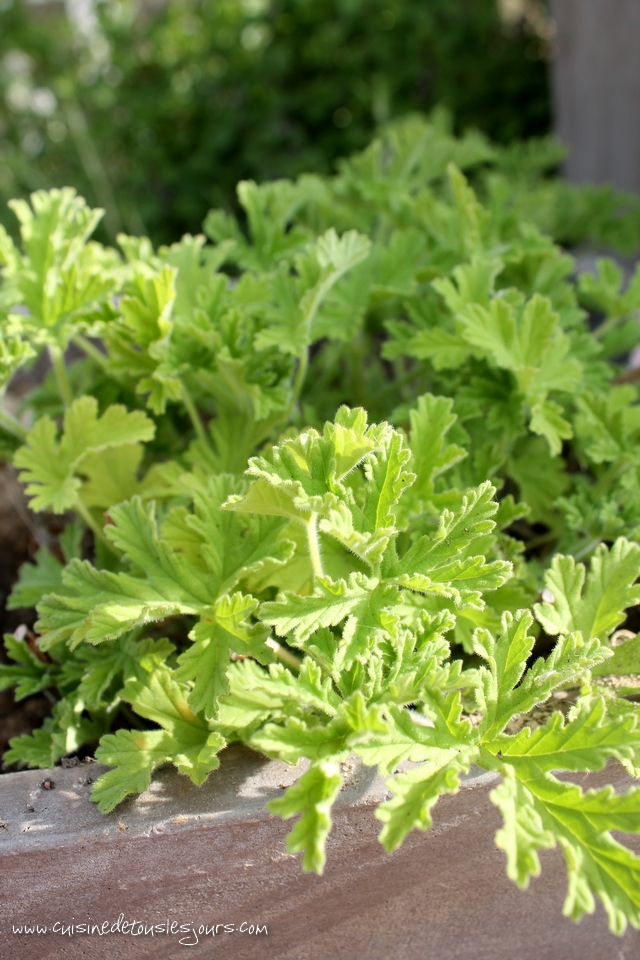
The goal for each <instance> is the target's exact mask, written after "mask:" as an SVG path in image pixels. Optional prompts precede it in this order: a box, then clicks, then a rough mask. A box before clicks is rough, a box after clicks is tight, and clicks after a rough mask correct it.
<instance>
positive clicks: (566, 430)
mask: <svg viewBox="0 0 640 960" xmlns="http://www.w3.org/2000/svg"><path fill="white" fill-rule="evenodd" d="M563 412H564V411H563V409H562V407H561V406H560V405H559V404H557V403H554V402H553V400H544V401H542V402H541V403H536V404H534V406H533V407H532V408H531V420H530V421H529V427H530V428H531V430H532V431H533V433H538V434H540V435H541V436H543V437H544V438H545V440H546V441H547V443H548V444H549V451H550V453H551V456H552V457H556V456H557V455H558V454H559V453H560V451H561V450H562V441H563V440H570V439H571V437H572V436H573V430H572V428H571V424H570V423H569V421H568V420H565V418H564V417H563V416H562V414H563Z"/></svg>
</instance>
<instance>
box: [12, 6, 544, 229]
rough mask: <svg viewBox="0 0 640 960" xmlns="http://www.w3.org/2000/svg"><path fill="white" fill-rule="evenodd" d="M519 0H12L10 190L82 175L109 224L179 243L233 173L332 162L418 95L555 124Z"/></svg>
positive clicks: (533, 123) (79, 179) (485, 113)
mask: <svg viewBox="0 0 640 960" xmlns="http://www.w3.org/2000/svg"><path fill="white" fill-rule="evenodd" d="M503 6H504V4H503ZM508 7H509V10H510V11H511V17H510V20H509V22H507V23H505V22H504V20H503V19H501V17H500V14H499V5H498V3H497V2H496V0H425V2H422V3H415V2H412V0H394V2H393V3H390V2H389V0H313V2H310V0H166V2H164V0H163V2H162V3H159V4H158V3H154V4H150V3H141V2H140V0H103V2H100V3H83V4H66V5H62V4H60V5H58V4H47V5H44V6H43V5H39V6H37V8H34V6H33V4H30V3H28V2H27V0H3V2H2V4H0V18H1V23H2V29H0V197H2V198H3V199H4V200H7V199H9V197H15V196H19V195H23V196H27V195H28V193H29V192H30V191H32V190H35V189H36V188H38V187H47V188H48V187H51V186H55V185H59V186H62V185H63V184H71V185H73V186H75V187H76V189H77V190H78V191H79V192H80V193H82V194H83V195H84V196H86V197H87V199H88V200H89V201H90V202H91V203H92V204H94V205H95V204H98V205H101V206H104V207H106V208H107V216H106V219H105V223H104V227H106V231H104V229H103V232H102V234H101V235H102V236H109V237H110V239H111V240H115V235H116V233H117V232H118V231H119V230H123V229H124V230H126V231H127V232H129V233H141V232H147V233H148V234H149V236H151V237H152V239H154V241H156V242H166V241H167V240H172V239H174V238H175V237H176V236H180V235H181V234H182V233H183V232H185V231H187V230H191V231H193V230H197V229H199V225H200V223H201V221H202V218H203V217H204V215H205V213H206V212H207V210H208V209H209V207H211V206H227V205H229V204H230V203H233V197H234V191H235V185H236V182H237V181H238V180H240V179H244V178H254V179H260V180H264V179H271V178H275V177H282V176H288V177H290V176H297V175H299V174H300V173H302V172H304V171H317V172H319V173H324V174H326V173H329V172H330V171H331V169H332V167H333V162H334V160H335V159H336V158H337V157H339V156H344V155H345V154H347V153H350V152H352V151H353V150H357V149H362V148H364V147H365V146H366V144H367V142H368V141H369V139H370V138H371V136H372V135H373V132H374V130H375V128H376V126H377V125H378V124H380V123H382V122H385V121H386V120H388V119H389V118H391V117H394V116H398V115H400V114H402V113H405V112H406V111H408V110H426V109H431V108H432V107H433V106H434V105H435V104H438V103H443V104H445V105H446V106H447V107H448V108H449V109H450V110H451V111H452V112H453V114H454V115H455V116H456V117H457V119H458V122H459V123H460V125H461V128H466V127H467V126H469V125H473V126H477V127H479V128H480V129H482V130H484V131H485V133H486V134H488V135H489V136H491V137H492V138H494V139H497V140H499V141H500V142H502V143H506V142H508V141H510V140H512V139H513V138H521V137H524V136H532V135H541V134H545V133H546V132H547V131H548V129H549V97H548V82H547V64H546V60H545V56H546V49H547V46H548V39H547V28H546V19H545V14H544V4H543V2H541V0H520V2H519V0H515V4H514V3H513V0H512V2H511V3H510V4H508ZM65 10H66V14H65ZM514 12H515V16H514ZM69 17H71V19H69ZM3 207H4V203H3ZM2 214H4V210H3V211H2ZM2 222H4V223H5V226H7V225H8V224H9V222H10V221H8V220H3V221H2Z"/></svg>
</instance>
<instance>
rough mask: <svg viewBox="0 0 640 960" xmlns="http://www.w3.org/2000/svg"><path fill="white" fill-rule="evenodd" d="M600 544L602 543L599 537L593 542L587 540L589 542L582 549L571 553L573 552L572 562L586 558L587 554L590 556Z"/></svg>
mask: <svg viewBox="0 0 640 960" xmlns="http://www.w3.org/2000/svg"><path fill="white" fill-rule="evenodd" d="M601 542H602V541H601V540H600V538H599V537H597V538H596V539H595V540H589V541H588V542H587V543H586V544H585V545H584V546H583V547H582V549H580V550H578V551H577V552H576V553H573V551H572V555H573V559H574V560H582V558H583V557H586V556H588V554H590V553H591V551H592V550H595V548H596V547H597V546H598V544H600V543H601Z"/></svg>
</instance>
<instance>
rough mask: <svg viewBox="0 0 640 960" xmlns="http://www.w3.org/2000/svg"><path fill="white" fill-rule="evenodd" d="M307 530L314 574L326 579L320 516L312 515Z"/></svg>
mask: <svg viewBox="0 0 640 960" xmlns="http://www.w3.org/2000/svg"><path fill="white" fill-rule="evenodd" d="M306 528H307V543H308V545H309V557H310V558H311V566H312V567H313V572H314V574H315V575H316V577H324V569H323V567H322V557H321V556H320V540H319V538H318V514H317V513H312V514H311V517H310V518H309V520H308V521H307V523H306Z"/></svg>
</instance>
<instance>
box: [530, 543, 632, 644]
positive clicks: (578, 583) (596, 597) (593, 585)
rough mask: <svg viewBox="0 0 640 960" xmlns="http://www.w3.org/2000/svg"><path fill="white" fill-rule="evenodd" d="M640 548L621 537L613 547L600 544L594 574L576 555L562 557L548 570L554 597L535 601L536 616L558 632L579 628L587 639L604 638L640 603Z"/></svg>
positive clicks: (548, 586)
mask: <svg viewBox="0 0 640 960" xmlns="http://www.w3.org/2000/svg"><path fill="white" fill-rule="evenodd" d="M639 576H640V547H639V546H638V544H636V543H633V542H630V541H628V540H626V539H625V538H624V537H620V538H619V539H618V540H616V542H615V543H614V545H613V546H612V547H611V549H609V548H608V547H607V546H606V545H605V544H600V546H599V547H598V548H597V549H596V551H595V553H594V554H593V556H592V558H591V565H590V568H589V573H588V574H586V582H585V567H584V564H582V563H576V562H575V560H574V559H573V557H564V556H561V555H559V556H556V557H554V558H553V561H552V563H551V567H550V568H549V570H548V571H547V572H546V574H545V586H546V589H547V590H548V591H550V592H551V594H552V596H553V602H552V603H551V602H549V601H545V602H544V603H538V604H536V605H535V607H534V610H535V615H536V618H537V619H538V620H539V622H540V623H541V624H542V626H543V627H544V629H545V630H546V631H547V633H550V634H551V635H552V636H555V635H556V634H558V633H565V632H568V631H570V630H579V631H580V632H581V633H582V635H583V636H584V637H586V638H590V637H598V638H599V639H601V640H604V639H605V638H606V637H607V636H608V635H609V634H610V633H612V632H613V631H614V630H615V628H616V627H617V626H619V624H620V623H622V622H623V620H624V619H625V611H626V609H627V608H628V607H632V606H635V605H636V604H638V603H640V586H639V585H637V584H636V580H637V579H638V577H639Z"/></svg>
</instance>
